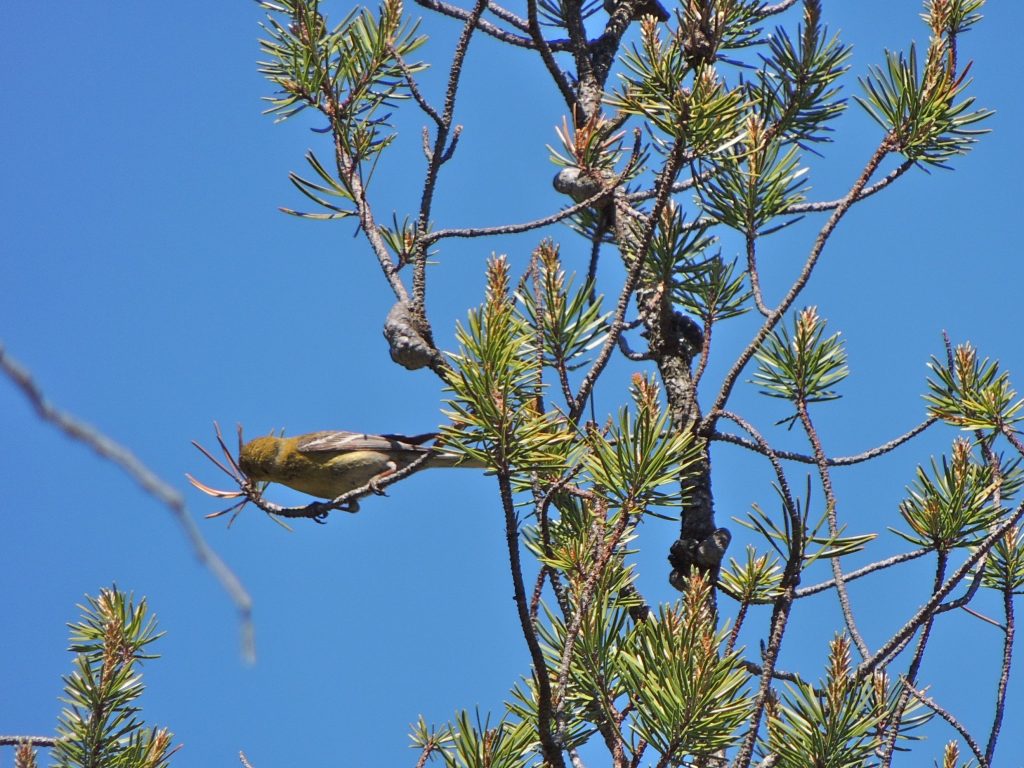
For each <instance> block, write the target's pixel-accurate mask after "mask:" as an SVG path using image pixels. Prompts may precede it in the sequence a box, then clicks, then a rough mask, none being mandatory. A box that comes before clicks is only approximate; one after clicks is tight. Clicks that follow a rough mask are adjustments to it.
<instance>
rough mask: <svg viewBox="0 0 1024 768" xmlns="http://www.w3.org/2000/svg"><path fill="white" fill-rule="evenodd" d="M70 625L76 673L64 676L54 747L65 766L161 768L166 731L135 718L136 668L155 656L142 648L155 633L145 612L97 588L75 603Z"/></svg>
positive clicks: (143, 606)
mask: <svg viewBox="0 0 1024 768" xmlns="http://www.w3.org/2000/svg"><path fill="white" fill-rule="evenodd" d="M80 607H81V609H82V620H81V621H80V622H78V623H75V624H71V625H70V627H71V647H70V650H71V651H73V652H74V653H75V654H77V655H76V657H75V670H74V672H72V673H71V674H70V675H67V676H66V677H65V678H64V696H65V698H64V702H65V703H66V704H67V706H66V707H65V709H64V711H63V712H62V713H61V717H60V724H59V726H58V733H59V736H60V740H59V741H58V742H57V745H56V746H55V747H54V757H55V759H56V760H57V765H59V766H61V767H62V768H64V767H65V766H66V767H67V768H74V767H75V766H81V768H94V767H95V766H104V767H105V768H106V767H107V766H109V768H163V767H164V766H166V765H168V764H169V758H170V755H171V750H170V746H171V734H170V732H169V731H168V730H167V729H166V728H148V729H147V728H145V727H144V726H143V723H142V721H141V720H140V719H139V718H138V714H139V707H138V704H137V701H138V699H139V697H140V696H141V695H142V691H143V685H142V676H141V673H140V672H139V669H138V666H139V664H140V663H141V662H142V661H143V660H145V659H154V658H156V656H154V655H152V654H149V653H147V652H146V648H147V647H148V646H149V645H150V644H151V643H153V642H154V641H155V640H157V639H158V638H159V637H160V636H161V634H162V633H158V632H157V631H156V620H155V619H154V618H153V617H152V616H150V615H149V614H148V612H147V609H146V601H145V600H142V601H140V602H139V603H138V604H137V605H136V604H135V603H134V602H133V600H132V596H131V595H127V596H126V595H125V594H124V593H122V592H119V591H118V590H117V589H116V588H112V589H103V590H101V591H100V594H99V596H98V597H88V598H87V604H86V605H84V606H80Z"/></svg>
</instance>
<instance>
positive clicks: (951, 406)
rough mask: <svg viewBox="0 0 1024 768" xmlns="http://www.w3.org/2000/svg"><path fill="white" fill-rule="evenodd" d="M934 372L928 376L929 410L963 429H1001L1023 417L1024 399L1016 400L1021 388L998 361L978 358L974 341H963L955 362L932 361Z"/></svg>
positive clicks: (930, 412)
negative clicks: (1001, 368)
mask: <svg viewBox="0 0 1024 768" xmlns="http://www.w3.org/2000/svg"><path fill="white" fill-rule="evenodd" d="M928 367H929V368H931V370H932V373H933V374H934V377H933V378H929V379H928V389H929V394H927V395H925V398H924V399H925V401H926V402H928V404H929V406H928V413H929V414H930V415H931V416H934V417H935V418H938V419H942V420H943V421H945V422H946V423H948V424H952V425H953V426H957V427H960V428H961V429H990V430H995V431H1001V430H1002V429H1004V428H1007V429H1009V428H1012V426H1013V425H1014V424H1016V423H1018V422H1019V421H1020V420H1021V416H1020V415H1019V414H1020V410H1021V407H1024V399H1021V400H1017V401H1016V402H1014V398H1016V397H1017V392H1016V391H1015V390H1014V389H1013V387H1011V386H1010V375H1009V374H1008V373H1006V372H1005V371H1004V372H1002V373H1000V372H999V363H998V361H991V362H990V361H989V359H988V358H987V357H986V358H985V359H984V360H979V359H978V354H977V352H976V351H975V350H974V347H972V346H971V345H970V344H961V345H960V346H958V347H957V348H956V350H955V351H954V353H953V358H952V365H949V366H946V365H943V364H942V363H940V362H939V361H938V360H937V359H936V358H934V357H933V358H932V360H931V362H930V363H929V364H928Z"/></svg>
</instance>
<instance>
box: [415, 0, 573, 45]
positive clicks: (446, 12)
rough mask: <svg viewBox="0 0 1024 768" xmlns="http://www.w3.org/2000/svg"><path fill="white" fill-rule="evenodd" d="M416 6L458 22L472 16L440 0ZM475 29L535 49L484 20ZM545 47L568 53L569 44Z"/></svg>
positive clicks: (425, 0)
mask: <svg viewBox="0 0 1024 768" xmlns="http://www.w3.org/2000/svg"><path fill="white" fill-rule="evenodd" d="M416 4H417V5H419V6H422V7H423V8H428V9H429V10H431V11H436V12H437V13H440V14H441V15H442V16H449V17H451V18H453V19H458V20H459V21H466V20H467V19H468V18H470V16H471V15H472V14H471V13H470V12H469V11H467V10H465V9H464V8H459V7H458V6H457V5H452V4H451V3H446V2H443V1H442V0H416ZM474 27H475V28H476V29H479V30H480V31H481V32H483V33H484V34H486V35H490V36H491V37H493V38H495V39H497V40H500V41H501V42H503V43H508V44H509V45H514V46H517V47H519V48H531V49H532V48H536V47H537V45H536V43H534V41H533V40H531V39H530V38H529V37H523V36H521V35H517V34H514V33H512V32H509V31H507V30H504V29H502V28H501V27H498V26H495V25H494V24H492V23H491V22H489V21H487V20H486V19H479V18H478V19H477V20H476V23H475V24H474ZM545 42H546V44H547V46H548V47H549V48H550V49H551V50H552V51H568V50H569V49H570V44H569V41H568V40H548V41H545Z"/></svg>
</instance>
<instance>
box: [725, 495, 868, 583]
mask: <svg viewBox="0 0 1024 768" xmlns="http://www.w3.org/2000/svg"><path fill="white" fill-rule="evenodd" d="M775 492H776V493H777V494H778V496H779V498H780V499H781V501H782V507H783V509H782V512H781V513H780V514H779V516H778V517H779V518H780V519H781V521H782V524H781V525H779V523H777V522H776V521H775V519H774V518H773V516H772V515H771V514H769V513H768V512H765V511H764V510H763V509H761V507H760V506H759V505H757V504H754V505H753V512H752V513H750V514H749V515H748V516H747V519H746V520H740V519H739V518H734V519H735V520H736V522H738V523H739V524H740V525H743V526H745V527H747V528H750V529H751V530H753V531H757V532H758V533H760V534H761V535H762V536H764V538H765V541H766V542H767V543H768V544H769V545H771V547H772V548H773V549H774V550H775V551H776V552H778V553H779V556H780V557H781V558H782V560H783V561H784V562H787V563H788V562H792V561H794V560H796V561H798V562H800V563H802V566H801V567H802V568H807V567H809V566H810V565H812V564H813V563H814V562H815V561H817V560H819V559H822V558H824V559H826V560H827V559H829V558H833V557H844V556H846V555H850V554H853V553H854V552H859V551H860V550H861V549H863V548H864V545H865V544H867V543H868V542H869V541H871V540H872V539H874V538H876V536H875V534H873V533H871V534H861V535H859V536H843V535H842V533H843V532H844V531H845V530H846V526H845V525H844V526H842V527H840V528H839V529H837V531H836V534H835V535H834V536H833V535H831V534H824V533H822V532H823V531H824V530H825V529H826V528H827V518H828V515H827V513H822V515H821V517H820V518H818V520H817V522H816V523H815V524H814V525H813V526H812V525H810V518H809V515H810V508H811V502H810V480H808V487H807V497H808V498H807V499H806V500H805V501H803V502H801V501H800V500H799V499H797V500H796V502H795V503H796V509H795V510H791V511H790V510H787V509H786V506H787V501H786V497H785V494H783V493H782V490H781V489H780V488H779V487H778V486H775ZM809 546H813V547H814V549H812V550H810V551H808V547H809Z"/></svg>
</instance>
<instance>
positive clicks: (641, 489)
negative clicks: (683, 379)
mask: <svg viewBox="0 0 1024 768" xmlns="http://www.w3.org/2000/svg"><path fill="white" fill-rule="evenodd" d="M632 395H633V399H634V402H635V404H636V409H635V414H634V413H632V412H631V411H630V409H628V408H623V409H622V410H620V411H619V418H618V421H617V423H615V424H613V425H610V426H609V427H608V429H607V430H606V432H605V433H604V434H602V433H599V432H597V431H596V430H592V431H590V432H589V433H588V435H587V445H588V447H589V448H590V451H589V452H588V453H587V454H585V455H584V459H583V463H584V466H585V467H586V470H587V472H588V474H589V475H590V476H591V477H592V478H593V480H594V483H595V484H596V485H597V487H598V488H599V489H600V490H601V492H602V494H603V495H604V496H605V498H607V499H609V501H611V503H612V504H614V505H617V506H619V507H622V508H624V509H628V510H630V511H637V510H644V509H647V508H648V507H652V506H654V507H656V506H661V507H664V506H672V505H677V504H679V502H680V495H679V493H678V492H671V493H670V492H666V491H663V490H659V489H661V488H663V487H664V486H666V485H669V484H677V483H678V482H679V479H680V477H683V476H685V475H686V471H687V467H689V466H690V465H692V464H693V463H694V462H695V461H696V460H697V459H698V457H699V447H698V444H697V441H696V439H695V438H694V437H693V435H692V434H690V433H681V432H674V431H672V430H670V429H669V421H668V414H666V413H665V412H664V411H662V410H661V409H660V408H659V407H658V403H657V388H656V386H655V385H654V383H653V382H652V381H648V380H644V379H642V378H640V377H639V376H637V377H635V378H634V381H633V390H632Z"/></svg>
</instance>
